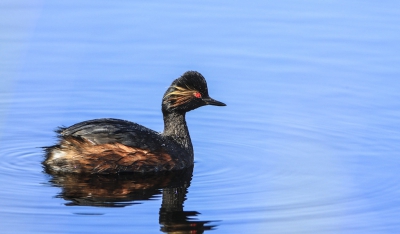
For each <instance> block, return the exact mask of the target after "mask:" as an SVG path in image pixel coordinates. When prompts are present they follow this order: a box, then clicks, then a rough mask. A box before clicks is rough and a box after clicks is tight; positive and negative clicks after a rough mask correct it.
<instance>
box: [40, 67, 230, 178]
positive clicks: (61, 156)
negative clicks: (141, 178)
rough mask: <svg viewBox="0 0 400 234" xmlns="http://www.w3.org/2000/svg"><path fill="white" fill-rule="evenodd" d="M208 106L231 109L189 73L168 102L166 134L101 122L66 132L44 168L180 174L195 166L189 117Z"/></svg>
mask: <svg viewBox="0 0 400 234" xmlns="http://www.w3.org/2000/svg"><path fill="white" fill-rule="evenodd" d="M205 105H214V106H225V104H224V103H222V102H219V101H216V100H214V99H212V98H211V97H210V96H209V95H208V89H207V83H206V80H205V79H204V77H203V76H202V75H201V74H200V73H198V72H195V71H188V72H186V73H184V74H183V75H182V76H181V77H180V78H178V79H176V80H174V81H173V82H172V84H171V86H170V87H169V88H168V89H167V91H166V92H165V94H164V97H163V99H162V113H163V117H164V132H162V133H157V132H155V131H153V130H151V129H148V128H146V127H144V126H142V125H139V124H137V123H133V122H129V121H126V120H120V119H95V120H89V121H84V122H81V123H77V124H75V125H72V126H71V127H68V128H60V129H59V130H57V133H59V137H60V142H59V144H58V145H55V146H52V147H48V148H47V149H46V152H47V156H46V160H45V161H44V162H43V164H44V165H45V167H46V169H47V170H49V171H51V172H55V173H59V172H61V173H63V172H67V173H102V174H111V173H121V172H158V171H170V170H180V169H183V168H187V167H190V166H192V165H193V146H192V142H191V140H190V136H189V131H188V128H187V125H186V120H185V114H186V112H188V111H191V110H194V109H196V108H198V107H201V106H205Z"/></svg>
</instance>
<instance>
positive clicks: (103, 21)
mask: <svg viewBox="0 0 400 234" xmlns="http://www.w3.org/2000/svg"><path fill="white" fill-rule="evenodd" d="M0 19H1V20H0V32H1V33H0V77H1V78H0V145H1V147H0V159H1V160H0V184H1V185H2V187H1V190H0V207H1V208H0V220H1V222H0V230H1V232H2V233H132V232H133V233H159V232H161V231H166V229H165V223H164V222H163V221H161V220H162V217H163V216H162V215H161V212H160V207H161V204H162V201H163V192H164V193H168V191H175V190H173V189H175V188H171V187H162V186H155V187H152V189H150V190H149V189H147V190H146V189H143V188H139V189H132V188H131V187H129V186H132V183H133V182H132V180H129V179H128V180H126V179H122V178H117V179H116V180H113V181H112V182H104V181H103V182H101V183H100V184H98V185H97V187H91V186H93V185H92V184H91V185H88V184H85V183H84V182H82V181H80V180H78V182H79V183H75V182H74V183H73V182H71V181H74V179H71V178H54V177H52V176H51V175H48V174H46V173H45V172H44V171H43V168H42V166H41V162H42V161H43V159H44V153H43V151H42V149H41V148H40V147H43V146H50V145H53V144H55V143H56V140H57V139H56V137H55V133H54V132H53V130H54V129H56V128H57V126H62V125H64V126H69V125H72V124H74V123H77V122H80V121H84V120H88V119H95V118H103V117H112V118H120V119H126V120H131V121H134V122H137V123H139V124H142V125H145V126H147V127H149V128H152V129H154V130H157V131H162V129H163V122H162V115H161V111H160V109H161V97H162V95H163V93H164V92H165V90H166V88H167V87H168V86H169V85H170V83H171V82H172V81H173V79H175V78H177V77H179V76H180V75H181V74H183V73H184V72H185V71H187V70H197V71H199V72H201V73H202V74H203V75H204V76H205V78H206V79H207V82H208V86H209V92H210V95H211V96H212V97H214V98H215V99H217V100H220V101H222V102H225V103H226V104H227V106H226V107H202V108H200V109H198V110H195V111H193V112H190V113H188V115H187V121H188V125H189V130H190V134H191V137H192V141H193V145H194V149H195V161H196V163H195V167H194V170H193V173H192V177H191V181H190V186H188V183H186V184H185V186H186V187H185V186H184V187H183V189H181V190H182V191H183V192H182V191H181V190H179V191H180V192H176V194H180V195H182V196H185V197H186V200H185V201H184V203H183V204H182V208H183V211H184V212H183V213H180V214H185V215H186V221H185V222H187V223H189V224H192V225H194V224H196V225H197V224H200V227H201V226H202V225H204V228H203V229H201V228H200V232H201V231H202V230H205V231H207V232H210V233H397V232H399V231H400V223H399V218H400V198H399V197H400V196H399V195H400V186H399V183H398V181H399V180H400V175H399V173H398V171H397V170H398V168H400V157H399V156H400V153H399V152H400V144H399V143H400V102H399V100H400V92H399V90H400V80H399V76H400V66H399V64H400V53H399V51H400V3H398V2H396V1H383V2H382V1H381V2H373V1H333V2H332V1H325V2H320V1H315V0H314V1H285V2H283V1H275V2H265V1H253V2H243V1H236V2H235V1H220V2H215V1H191V2H186V1H169V2H168V3H164V2H156V1H124V0H121V1H112V2H111V1H86V2H81V1H61V2H60V1H44V0H41V1H40V0H31V1H29V2H26V1H21V0H13V1H11V0H5V1H2V2H1V3H0ZM100 181H102V180H100ZM135 183H138V182H135ZM135 183H133V184H135ZM138 184H140V183H138ZM142 184H146V183H142ZM142 184H141V185H142ZM112 186H116V187H117V188H116V187H112ZM118 186H120V187H118ZM178 187H179V186H178ZM121 188H124V189H126V190H127V191H128V192H132V193H133V192H134V195H132V194H131V195H130V196H125V195H124V196H123V195H121V194H123V193H124V191H125V192H126V190H124V189H121ZM88 190H90V194H89V192H88V193H86V192H87V191H88ZM186 190H187V193H186ZM102 191H106V192H108V193H114V195H110V194H108V195H107V197H106V198H107V199H108V200H107V199H106V198H105V196H104V195H99V194H101V192H102ZM177 191H178V190H177ZM73 192H75V193H82V194H83V195H85V196H87V197H88V198H92V197H95V196H99V197H97V198H98V199H105V200H107V201H106V202H104V201H100V202H99V201H97V200H96V201H94V198H93V199H92V200H91V202H87V200H85V202H86V203H82V200H79V199H77V195H76V194H75V195H71V194H73ZM82 194H81V195H82ZM96 194H97V195H96ZM138 194H139V195H138ZM83 195H82V196H83ZM90 196H91V197H90ZM113 199H114V200H113ZM89 200H90V199H89ZM110 200H113V201H110ZM107 205H108V206H107ZM191 211H193V212H191ZM185 212H186V213H185ZM196 212H198V213H196ZM167 217H169V216H168V215H167ZM208 229H210V230H208ZM171 232H172V231H171Z"/></svg>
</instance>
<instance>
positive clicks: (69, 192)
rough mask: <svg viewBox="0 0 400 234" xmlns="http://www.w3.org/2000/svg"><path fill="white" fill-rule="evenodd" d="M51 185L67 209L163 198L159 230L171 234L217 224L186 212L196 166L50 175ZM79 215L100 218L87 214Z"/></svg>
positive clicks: (188, 231) (189, 231)
mask: <svg viewBox="0 0 400 234" xmlns="http://www.w3.org/2000/svg"><path fill="white" fill-rule="evenodd" d="M47 173H48V174H50V175H51V179H50V180H49V182H50V184H51V185H52V186H56V187H60V188H61V189H62V191H61V192H60V193H59V194H58V195H57V197H59V198H62V199H64V200H66V201H68V202H67V203H65V205H66V206H95V207H120V208H122V207H126V206H131V205H135V204H140V203H142V202H143V201H146V200H150V199H157V197H158V196H157V195H162V203H161V208H160V210H159V223H160V226H161V227H160V230H161V231H162V232H168V233H177V232H179V233H203V232H204V231H207V230H213V229H214V228H215V227H216V225H211V224H210V222H214V221H200V220H197V219H196V216H198V215H199V214H200V213H199V212H197V211H184V210H183V204H184V201H185V200H186V195H187V193H188V188H189V186H190V182H191V179H192V175H193V167H192V168H189V169H186V170H181V171H175V172H165V173H157V174H145V175H144V174H120V175H91V174H87V175H83V174H51V173H50V172H49V171H47ZM80 215H101V214H100V213H85V214H80Z"/></svg>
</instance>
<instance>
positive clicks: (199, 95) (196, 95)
mask: <svg viewBox="0 0 400 234" xmlns="http://www.w3.org/2000/svg"><path fill="white" fill-rule="evenodd" d="M193 95H194V96H195V97H197V98H201V94H200V93H199V92H195V93H194V94H193Z"/></svg>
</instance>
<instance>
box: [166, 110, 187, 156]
mask: <svg viewBox="0 0 400 234" xmlns="http://www.w3.org/2000/svg"><path fill="white" fill-rule="evenodd" d="M163 115H164V132H163V133H162V134H163V135H164V136H167V137H171V138H172V139H173V140H174V141H175V142H176V143H178V144H179V145H181V146H182V147H183V148H184V149H185V150H186V151H187V152H188V153H189V155H190V156H192V157H193V145H192V141H191V139H190V135H189V130H188V128H187V125H186V119H185V113H177V112H171V113H166V112H164V113H163Z"/></svg>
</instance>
